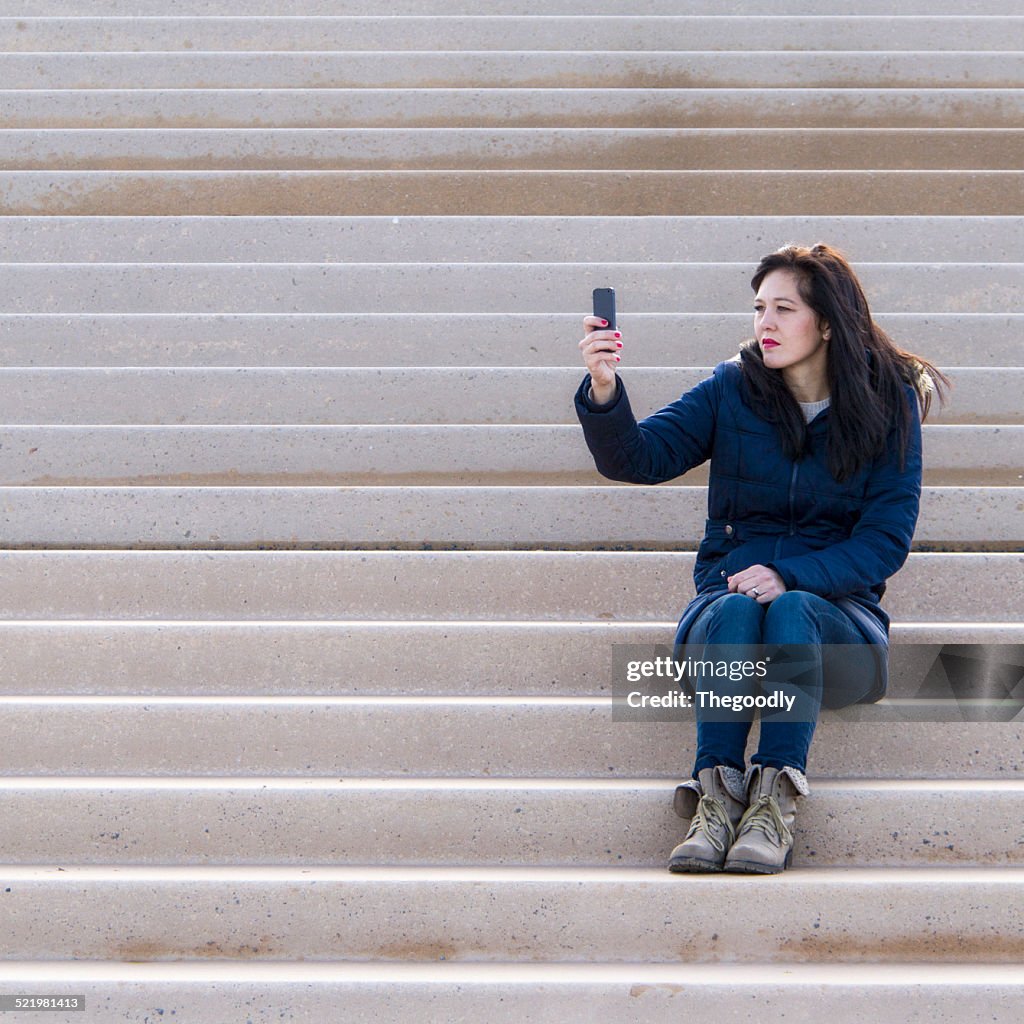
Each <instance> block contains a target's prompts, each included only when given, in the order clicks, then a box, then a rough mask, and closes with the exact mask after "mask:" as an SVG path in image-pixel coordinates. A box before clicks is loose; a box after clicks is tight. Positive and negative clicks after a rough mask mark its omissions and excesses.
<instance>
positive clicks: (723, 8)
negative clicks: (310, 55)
mask: <svg viewBox="0 0 1024 1024" xmlns="http://www.w3.org/2000/svg"><path fill="white" fill-rule="evenodd" d="M4 10H5V13H7V14H8V15H9V16H10V17H18V18H38V17H46V18H54V17H67V16H73V17H78V16H80V14H81V8H80V7H79V6H78V5H77V4H76V2H75V0H10V2H9V3H8V5H7V6H6V7H5V8H4ZM174 10H175V13H176V15H177V17H179V18H184V17H189V18H200V17H203V18H208V17H220V18H223V17H227V16H236V17H237V16H239V15H245V16H247V17H267V16H280V14H281V4H280V3H279V2H277V0H235V2H231V3H229V2H227V0H179V2H178V3H176V4H175V7H174ZM388 10H389V12H390V14H391V15H393V16H409V15H417V16H423V15H432V16H435V17H436V16H441V17H466V16H479V15H504V16H508V15H524V14H525V15H538V14H543V15H548V16H552V15H558V16H561V17H567V16H587V17H592V16H594V15H618V16H623V15H629V16H632V17H640V16H644V17H649V16H652V15H674V16H679V15H686V16H688V17H694V16H712V15H714V16H718V15H727V16H733V17H735V16H737V15H748V16H749V15H755V14H762V15H763V10H762V9H761V8H760V7H759V6H758V5H757V4H756V3H754V2H753V0H632V2H628V0H547V2H542V0H400V2H396V3H394V4H393V5H392V6H390V7H389V8H388ZM820 10H821V5H820V3H818V2H817V0H775V3H773V4H772V12H773V14H776V15H789V16H792V15H801V16H811V15H818V14H819V13H820ZM846 11H847V15H848V16H849V15H858V16H860V15H879V14H891V13H892V7H891V4H890V5H886V3H885V2H884V0H856V2H853V3H851V4H850V5H849V6H848V7H847V8H846ZM900 11H901V12H903V13H904V14H907V15H909V14H925V15H931V16H936V15H946V16H953V15H955V16H957V17H961V18H962V17H964V16H967V15H970V16H972V17H973V18H977V17H978V16H983V17H992V16H1006V15H1014V14H1017V13H1018V11H1019V7H1018V6H1017V4H1016V3H1015V2H1014V0H959V2H954V0H905V2H904V3H901V4H900ZM89 12H90V15H91V16H92V17H93V18H99V17H119V16H123V15H124V14H125V4H124V0H93V2H92V4H91V5H90V7H89ZM131 13H132V14H133V15H134V16H135V17H145V18H151V17H159V16H166V14H167V6H166V4H161V3H160V2H159V0H132V3H131ZM379 13H380V12H379V6H378V5H377V4H375V3H374V2H373V0H291V2H290V3H289V4H288V15H289V16H290V17H293V18H294V17H325V16H333V17H340V16H345V17H352V16H379Z"/></svg>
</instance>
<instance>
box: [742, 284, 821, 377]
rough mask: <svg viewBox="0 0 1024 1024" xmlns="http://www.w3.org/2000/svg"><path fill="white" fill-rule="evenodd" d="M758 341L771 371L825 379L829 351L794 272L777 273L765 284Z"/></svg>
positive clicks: (759, 300) (757, 307)
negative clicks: (794, 372)
mask: <svg viewBox="0 0 1024 1024" xmlns="http://www.w3.org/2000/svg"><path fill="white" fill-rule="evenodd" d="M754 337H755V338H756V339H757V343H758V344H759V345H760V346H761V355H762V356H763V357H764V364H765V366H767V367H769V369H772V370H785V371H792V370H794V369H796V370H799V371H800V376H805V375H806V374H808V373H810V374H811V375H814V376H817V375H818V374H820V375H822V376H824V374H825V372H826V371H825V366H826V351H827V350H826V348H825V342H824V339H823V337H822V331H821V327H819V325H818V316H817V314H816V313H815V312H814V310H813V309H811V307H810V306H808V305H807V303H806V302H804V300H803V299H802V298H801V297H800V288H799V286H798V281H797V278H796V275H795V274H792V273H790V271H788V270H773V271H772V272H771V273H770V274H768V275H767V276H766V277H765V279H764V280H763V281H762V282H761V287H760V288H758V290H757V296H756V297H755V299H754ZM787 376H789V374H788V373H787Z"/></svg>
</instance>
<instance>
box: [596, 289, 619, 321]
mask: <svg viewBox="0 0 1024 1024" xmlns="http://www.w3.org/2000/svg"><path fill="white" fill-rule="evenodd" d="M594 316H599V317H600V318H601V319H602V320H607V321H608V326H607V327H604V328H602V330H606V331H617V330H618V327H616V325H615V289H614V288H595V289H594Z"/></svg>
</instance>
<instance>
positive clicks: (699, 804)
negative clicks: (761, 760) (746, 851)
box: [668, 764, 744, 872]
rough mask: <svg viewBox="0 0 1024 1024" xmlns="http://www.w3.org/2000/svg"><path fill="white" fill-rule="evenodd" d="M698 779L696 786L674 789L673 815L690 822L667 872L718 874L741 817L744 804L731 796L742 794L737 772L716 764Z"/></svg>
mask: <svg viewBox="0 0 1024 1024" xmlns="http://www.w3.org/2000/svg"><path fill="white" fill-rule="evenodd" d="M697 777H698V780H699V785H697V784H696V783H695V782H693V781H692V780H691V782H689V783H686V784H684V785H682V786H679V787H678V788H677V789H676V797H675V810H676V813H677V814H678V815H679V816H680V817H682V818H690V829H689V831H688V832H687V833H686V838H685V839H684V840H683V841H682V842H681V843H680V844H679V845H678V846H677V847H676V848H675V849H674V850H673V851H672V856H671V859H670V860H669V862H668V869H669V871H675V872H684V871H721V870H722V865H723V864H724V863H725V857H726V854H727V853H728V852H729V847H730V846H731V845H732V842H733V840H734V839H735V838H736V825H737V823H738V822H739V820H740V818H741V817H742V816H743V811H744V802H743V800H742V799H739V798H738V796H737V795H734V794H738V793H739V792H741V791H742V790H741V788H740V786H739V785H738V783H739V780H740V778H741V777H742V776H741V773H740V772H739V771H738V770H737V769H735V768H728V767H725V766H723V765H720V764H716V765H714V766H713V767H711V768H702V769H701V770H700V771H699V772H698V773H697Z"/></svg>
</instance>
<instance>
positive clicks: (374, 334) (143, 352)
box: [0, 217, 1024, 374]
mask: <svg viewBox="0 0 1024 1024" xmlns="http://www.w3.org/2000/svg"><path fill="white" fill-rule="evenodd" d="M49 219H50V218H36V220H37V222H38V221H43V222H45V221H48V220H49ZM3 220H4V218H2V217H0V225H2V223H3ZM529 220H530V218H526V219H525V220H524V223H528V222H529ZM584 291H585V289H584ZM502 294H503V295H505V297H506V302H505V305H506V308H505V309H504V310H503V311H502V312H503V313H504V314H506V315H509V316H513V315H514V317H515V321H514V322H515V323H516V325H517V330H516V332H515V335H516V336H518V335H519V334H523V335H529V338H530V340H528V341H524V342H523V343H520V342H519V340H518V337H513V338H510V335H509V330H508V324H507V323H506V320H505V317H504V316H499V317H496V316H494V315H492V314H486V313H480V314H474V313H449V314H445V315H444V316H443V317H439V316H436V315H434V314H429V313H419V314H417V313H407V314H400V313H399V314H389V313H369V314H355V313H341V314H306V313H269V314H251V313H240V314H221V313H196V314H174V313H157V314H147V313H136V314H107V313H95V314H92V313H55V314H37V313H29V314H17V313H14V314H11V313H6V314H0V361H2V362H3V363H4V364H5V365H7V366H67V367H81V366H107V367H124V366H156V367H169V366H179V367H195V366H200V365H201V366H205V367H212V366H227V367H232V368H234V367H239V366H254V367H270V366H286V367H295V366H296V365H301V366H327V367H337V366H346V367H373V368H376V367H381V366H384V365H387V366H414V367H423V366H432V367H449V366H463V367H470V366H476V367H488V368H494V364H495V363H496V362H498V361H499V359H498V356H497V355H496V353H498V352H499V351H500V353H501V355H500V362H501V363H502V365H503V366H505V367H542V366H543V367H565V366H566V364H567V362H568V361H569V358H570V357H569V356H567V355H566V344H567V339H570V349H569V351H570V354H571V355H574V354H573V353H572V350H571V339H572V338H575V337H578V336H579V334H580V329H581V316H582V313H583V312H585V311H586V308H585V307H586V300H585V299H583V300H581V302H582V303H583V305H582V306H581V309H580V310H578V311H577V312H576V313H565V314H548V313H523V312H514V310H513V307H514V305H515V298H514V296H513V295H512V294H511V293H510V292H506V291H504V290H503V291H502ZM748 295H749V293H748ZM873 309H874V315H875V316H876V318H877V320H878V323H879V324H880V325H881V326H882V327H883V328H884V329H885V330H887V331H889V332H890V333H892V335H893V336H894V337H895V338H896V340H897V342H898V343H899V344H901V345H903V346H904V347H905V348H908V349H910V350H912V351H914V352H918V353H920V354H921V355H923V356H925V357H926V358H928V359H931V360H934V361H935V362H936V363H938V365H939V366H942V367H945V368H949V367H951V366H967V367H973V366H996V367H998V366H1003V367H1010V368H1017V367H1019V365H1020V338H1021V336H1022V332H1024V315H1021V314H1019V313H992V314H986V313H898V312H888V311H886V310H884V309H882V310H879V309H878V308H877V307H873ZM623 326H625V327H627V328H628V330H629V331H630V332H631V333H630V339H631V340H630V350H629V359H630V366H631V367H633V368H634V369H632V370H631V371H630V372H631V373H634V374H635V372H636V370H635V368H636V367H643V366H686V365H689V366H696V365H700V364H702V363H705V362H711V361H719V360H722V359H730V358H732V356H734V355H735V354H736V352H737V350H738V348H739V342H740V340H741V339H742V338H746V337H749V336H750V335H751V333H752V331H751V319H750V315H749V314H747V313H709V314H704V313H678V314H672V313H633V312H630V313H629V314H628V320H627V319H623Z"/></svg>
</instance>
